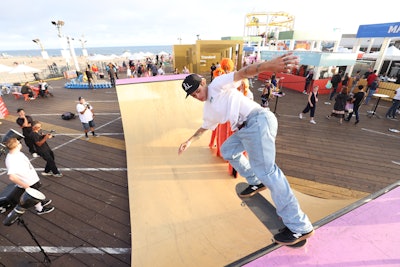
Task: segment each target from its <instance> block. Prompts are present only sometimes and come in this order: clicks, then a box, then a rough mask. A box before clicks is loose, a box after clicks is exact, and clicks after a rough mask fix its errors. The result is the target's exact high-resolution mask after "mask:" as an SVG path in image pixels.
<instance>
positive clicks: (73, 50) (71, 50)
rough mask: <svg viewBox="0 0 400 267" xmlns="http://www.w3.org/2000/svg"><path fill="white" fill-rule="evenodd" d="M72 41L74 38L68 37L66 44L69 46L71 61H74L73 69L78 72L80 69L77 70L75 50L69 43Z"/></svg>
mask: <svg viewBox="0 0 400 267" xmlns="http://www.w3.org/2000/svg"><path fill="white" fill-rule="evenodd" d="M73 40H74V38H72V37H70V36H67V43H68V46H69V51H70V53H71V56H72V59H73V60H74V64H75V69H76V71H80V70H81V69H80V68H79V63H78V60H77V59H76V54H75V49H74V47H73V46H72V42H71V41H73Z"/></svg>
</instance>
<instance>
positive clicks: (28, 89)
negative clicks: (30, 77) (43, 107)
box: [21, 82, 35, 100]
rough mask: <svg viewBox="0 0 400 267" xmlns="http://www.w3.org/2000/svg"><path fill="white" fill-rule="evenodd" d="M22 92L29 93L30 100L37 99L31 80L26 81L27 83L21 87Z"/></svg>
mask: <svg viewBox="0 0 400 267" xmlns="http://www.w3.org/2000/svg"><path fill="white" fill-rule="evenodd" d="M21 94H23V95H26V94H27V95H28V96H29V99H30V100H35V97H34V94H33V91H32V88H31V86H30V85H29V82H25V84H24V85H23V86H22V87H21Z"/></svg>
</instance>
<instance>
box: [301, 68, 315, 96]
mask: <svg viewBox="0 0 400 267" xmlns="http://www.w3.org/2000/svg"><path fill="white" fill-rule="evenodd" d="M313 77H314V69H310V70H309V71H308V73H307V75H306V83H305V85H304V90H303V94H305V95H306V94H308V88H309V87H310V84H311V82H312V80H313Z"/></svg>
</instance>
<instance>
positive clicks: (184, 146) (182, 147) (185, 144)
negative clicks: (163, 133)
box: [178, 140, 191, 155]
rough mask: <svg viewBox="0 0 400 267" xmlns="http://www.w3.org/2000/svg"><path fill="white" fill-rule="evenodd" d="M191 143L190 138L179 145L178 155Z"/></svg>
mask: <svg viewBox="0 0 400 267" xmlns="http://www.w3.org/2000/svg"><path fill="white" fill-rule="evenodd" d="M190 144H191V141H189V140H188V141H186V142H183V143H182V144H181V145H180V146H179V149H178V155H180V154H182V153H183V151H185V150H186V149H187V148H188V147H189V146H190Z"/></svg>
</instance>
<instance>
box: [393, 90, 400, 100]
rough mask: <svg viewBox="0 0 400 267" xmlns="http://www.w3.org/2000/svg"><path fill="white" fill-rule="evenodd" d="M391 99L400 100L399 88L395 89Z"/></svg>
mask: <svg viewBox="0 0 400 267" xmlns="http://www.w3.org/2000/svg"><path fill="white" fill-rule="evenodd" d="M393 99H396V100H400V87H399V88H397V89H396V94H395V95H394V97H393Z"/></svg>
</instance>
